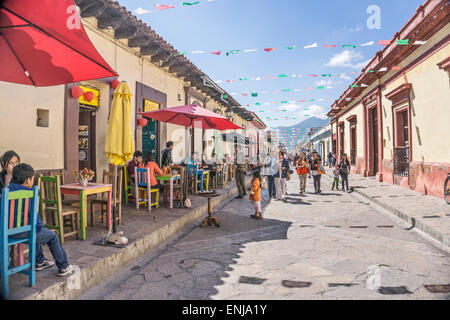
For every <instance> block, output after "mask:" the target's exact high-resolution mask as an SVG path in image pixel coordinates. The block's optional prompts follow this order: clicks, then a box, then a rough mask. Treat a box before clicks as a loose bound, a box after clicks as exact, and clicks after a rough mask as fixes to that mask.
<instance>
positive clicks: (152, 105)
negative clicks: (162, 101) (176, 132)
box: [144, 99, 159, 112]
mask: <svg viewBox="0 0 450 320" xmlns="http://www.w3.org/2000/svg"><path fill="white" fill-rule="evenodd" d="M153 110H159V104H158V103H156V102H153V101H150V100H147V99H144V112H148V111H153Z"/></svg>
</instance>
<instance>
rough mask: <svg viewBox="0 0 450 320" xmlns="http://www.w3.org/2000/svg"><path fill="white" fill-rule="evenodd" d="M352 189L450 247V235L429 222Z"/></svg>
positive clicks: (328, 175) (444, 245) (327, 174)
mask: <svg viewBox="0 0 450 320" xmlns="http://www.w3.org/2000/svg"><path fill="white" fill-rule="evenodd" d="M325 175H326V176H327V177H328V178H330V179H332V177H331V175H330V174H329V173H326V174H325ZM352 190H353V191H354V192H356V193H358V194H359V195H361V196H363V197H364V198H366V199H367V200H369V201H371V202H373V203H375V204H377V205H378V206H380V207H382V208H383V209H385V210H387V211H389V212H390V213H392V214H394V215H395V216H397V217H399V218H400V219H402V220H403V221H406V222H407V223H409V224H410V228H409V230H413V229H414V228H416V229H418V230H420V231H421V232H423V233H425V234H426V235H427V236H429V237H431V238H432V239H433V240H435V241H438V242H439V244H440V245H442V246H443V247H445V249H446V250H448V249H450V237H449V236H446V235H444V234H443V233H442V232H440V231H438V230H436V229H435V228H432V227H430V226H428V225H427V224H425V223H423V222H422V221H420V220H417V219H415V218H413V217H411V216H409V215H408V214H406V213H404V212H401V211H399V210H397V209H395V208H394V207H392V206H389V205H387V204H386V203H384V202H382V201H380V200H378V199H375V198H373V197H371V196H370V195H368V194H367V193H365V192H363V191H361V190H359V189H358V188H356V189H355V188H352Z"/></svg>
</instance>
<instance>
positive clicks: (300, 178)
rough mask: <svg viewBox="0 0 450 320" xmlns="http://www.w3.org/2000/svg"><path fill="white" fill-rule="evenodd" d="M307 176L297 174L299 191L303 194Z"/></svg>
mask: <svg viewBox="0 0 450 320" xmlns="http://www.w3.org/2000/svg"><path fill="white" fill-rule="evenodd" d="M307 176H308V175H307V174H299V175H298V178H299V180H300V191H301V192H304V191H305V189H306V177H307Z"/></svg>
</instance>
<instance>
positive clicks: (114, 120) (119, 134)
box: [105, 82, 134, 238]
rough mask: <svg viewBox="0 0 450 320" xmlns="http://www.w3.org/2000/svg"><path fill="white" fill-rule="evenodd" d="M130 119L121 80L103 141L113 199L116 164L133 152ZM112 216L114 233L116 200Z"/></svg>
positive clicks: (125, 87)
mask: <svg viewBox="0 0 450 320" xmlns="http://www.w3.org/2000/svg"><path fill="white" fill-rule="evenodd" d="M130 121H131V92H130V88H129V87H128V83H126V82H121V83H120V84H119V86H118V87H117V89H116V90H115V91H114V98H113V101H112V104H111V111H110V114H109V124H108V132H107V133H106V142H105V152H106V157H107V158H108V161H109V163H110V164H112V165H114V195H113V199H114V200H115V199H116V198H117V166H124V165H125V164H126V163H127V161H128V160H129V159H130V158H131V156H132V154H133V152H134V150H133V138H132V134H131V127H130ZM119 196H121V195H119ZM112 216H113V223H112V231H113V233H116V232H117V230H116V229H117V222H116V201H113V210H112ZM110 231H111V230H110ZM108 237H109V236H107V238H108Z"/></svg>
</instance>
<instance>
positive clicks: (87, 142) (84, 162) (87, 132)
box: [78, 105, 96, 179]
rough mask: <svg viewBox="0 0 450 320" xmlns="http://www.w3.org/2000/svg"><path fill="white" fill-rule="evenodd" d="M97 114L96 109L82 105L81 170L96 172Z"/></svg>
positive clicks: (79, 140) (80, 134) (79, 151)
mask: <svg viewBox="0 0 450 320" xmlns="http://www.w3.org/2000/svg"><path fill="white" fill-rule="evenodd" d="M95 114H96V112H95V111H94V110H91V109H89V108H84V107H82V106H81V105H80V113H79V119H78V121H79V122H78V123H79V124H78V154H79V158H78V160H79V161H78V168H79V169H80V170H81V169H84V168H87V169H90V170H93V171H94V172H96V152H95V141H96V139H95ZM94 179H95V178H94Z"/></svg>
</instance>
